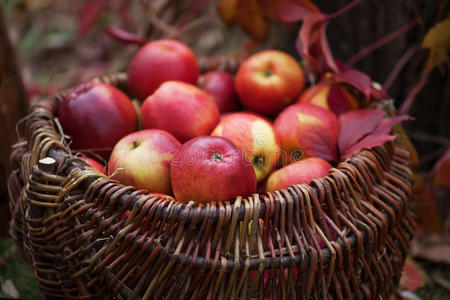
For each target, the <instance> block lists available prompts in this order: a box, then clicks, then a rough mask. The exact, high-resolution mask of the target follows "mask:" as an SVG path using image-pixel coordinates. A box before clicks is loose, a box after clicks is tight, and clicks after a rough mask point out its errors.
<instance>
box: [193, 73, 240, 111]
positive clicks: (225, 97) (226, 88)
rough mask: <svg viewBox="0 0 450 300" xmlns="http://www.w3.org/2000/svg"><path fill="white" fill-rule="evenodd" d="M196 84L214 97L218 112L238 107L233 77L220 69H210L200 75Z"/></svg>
mask: <svg viewBox="0 0 450 300" xmlns="http://www.w3.org/2000/svg"><path fill="white" fill-rule="evenodd" d="M198 86H199V87H200V88H201V89H203V90H204V91H206V92H208V93H209V94H210V95H211V96H212V97H213V99H214V101H215V102H216V104H217V107H218V108H219V111H220V113H226V112H230V111H236V110H238V109H239V103H238V101H237V96H236V90H235V88H234V78H233V76H231V75H230V74H228V73H226V72H222V71H211V72H208V73H205V74H203V75H201V76H200V78H199V79H198Z"/></svg>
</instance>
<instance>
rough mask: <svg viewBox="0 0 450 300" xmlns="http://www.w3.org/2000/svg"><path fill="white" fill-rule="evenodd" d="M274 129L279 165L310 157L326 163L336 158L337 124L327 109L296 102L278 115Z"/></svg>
mask: <svg viewBox="0 0 450 300" xmlns="http://www.w3.org/2000/svg"><path fill="white" fill-rule="evenodd" d="M273 127H274V129H275V133H276V135H277V136H278V138H279V139H280V144H281V149H282V150H283V151H282V154H283V155H282V156H280V164H281V165H282V166H284V165H287V164H289V163H291V162H294V161H298V160H300V159H302V158H304V157H311V156H317V157H320V158H322V159H325V160H327V161H334V160H336V159H337V138H338V133H339V121H338V119H337V117H336V115H335V114H334V113H333V112H331V111H330V110H328V109H325V108H322V107H319V106H317V105H313V104H309V103H296V104H293V105H290V106H288V107H287V108H285V109H284V110H283V111H282V112H281V113H280V114H279V116H278V117H277V119H276V120H275V122H274V126H273Z"/></svg>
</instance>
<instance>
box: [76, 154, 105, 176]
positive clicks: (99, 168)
mask: <svg viewBox="0 0 450 300" xmlns="http://www.w3.org/2000/svg"><path fill="white" fill-rule="evenodd" d="M80 159H81V160H84V161H85V162H87V163H88V164H89V165H90V166H91V167H93V168H94V169H96V170H97V171H99V172H100V173H103V174H105V175H108V172H107V171H106V168H105V167H104V166H103V165H102V164H101V163H99V162H98V161H96V160H95V159H92V158H89V157H84V156H82V157H80Z"/></svg>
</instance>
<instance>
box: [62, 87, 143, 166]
mask: <svg viewBox="0 0 450 300" xmlns="http://www.w3.org/2000/svg"><path fill="white" fill-rule="evenodd" d="M58 119H59V121H60V122H61V125H62V127H63V128H64V132H65V133H66V134H68V135H70V136H71V137H72V144H71V148H72V149H73V150H79V151H87V150H89V151H91V152H94V153H96V154H99V155H101V156H102V157H103V158H104V159H105V160H107V159H108V157H109V154H110V153H111V150H112V148H113V147H114V145H115V144H116V143H117V141H119V140H120V139H121V138H122V137H124V136H125V135H127V134H129V133H131V132H133V131H135V130H136V129H137V125H138V122H137V114H136V111H135V109H134V107H133V104H132V103H131V101H130V99H129V98H128V97H127V95H125V94H124V93H123V92H122V91H121V90H119V89H118V88H116V87H114V86H112V85H109V84H106V83H97V82H89V83H84V84H81V85H79V86H78V87H76V88H75V89H73V90H72V91H71V92H70V93H69V94H68V95H67V96H66V97H65V98H64V99H63V100H62V102H61V104H60V106H59V109H58Z"/></svg>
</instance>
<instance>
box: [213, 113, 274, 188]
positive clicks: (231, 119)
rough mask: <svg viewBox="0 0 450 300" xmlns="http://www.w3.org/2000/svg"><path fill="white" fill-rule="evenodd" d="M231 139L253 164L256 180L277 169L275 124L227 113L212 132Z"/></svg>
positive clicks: (253, 115)
mask: <svg viewBox="0 0 450 300" xmlns="http://www.w3.org/2000/svg"><path fill="white" fill-rule="evenodd" d="M211 135H212V136H221V137H225V138H227V139H229V140H230V141H231V142H232V143H233V144H235V145H236V146H237V147H238V149H239V150H240V151H241V152H242V153H243V154H244V156H245V158H247V160H248V161H250V162H251V163H252V165H253V169H254V170H255V173H256V179H257V181H258V182H259V181H261V180H263V179H264V178H265V177H266V176H267V175H268V174H269V173H270V171H272V169H273V168H274V166H275V164H276V162H277V160H278V155H279V153H280V146H279V141H278V139H277V137H276V136H275V132H274V130H273V128H272V125H271V124H270V123H269V122H268V121H267V120H266V119H265V118H263V117H260V116H258V115H256V114H253V113H246V112H237V113H231V114H228V115H227V116H226V117H225V118H224V119H223V120H222V121H220V123H219V125H217V127H216V128H215V129H214V130H213V132H212V133H211Z"/></svg>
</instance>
